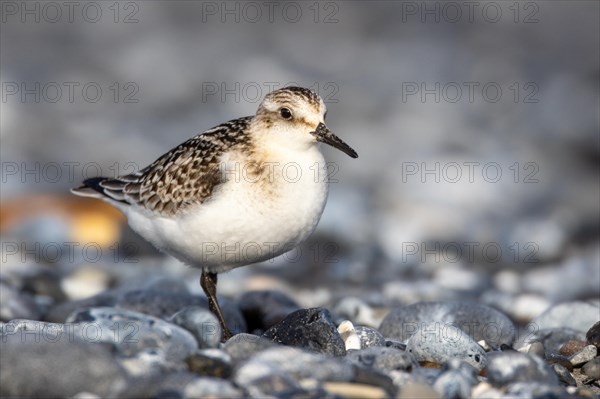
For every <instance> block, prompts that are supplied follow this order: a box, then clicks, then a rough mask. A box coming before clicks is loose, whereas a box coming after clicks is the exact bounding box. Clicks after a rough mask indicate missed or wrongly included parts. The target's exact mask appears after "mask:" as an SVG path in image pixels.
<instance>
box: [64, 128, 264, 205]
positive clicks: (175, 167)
mask: <svg viewBox="0 0 600 399" xmlns="http://www.w3.org/2000/svg"><path fill="white" fill-rule="evenodd" d="M251 119H252V117H244V118H239V119H234V120H231V121H229V122H225V123H223V124H221V125H218V126H216V127H214V128H212V129H209V130H207V131H206V132H204V133H202V134H199V135H197V136H195V137H193V138H191V139H189V140H187V141H185V142H184V143H182V144H180V145H178V146H177V147H175V148H173V149H172V150H171V151H169V152H168V153H166V154H164V155H163V156H161V157H160V158H158V159H157V160H156V161H154V162H153V163H152V164H150V165H149V166H147V167H146V168H144V169H142V170H140V171H139V172H137V173H133V174H130V175H124V176H120V177H118V178H115V179H111V178H93V179H88V180H86V181H84V182H83V183H84V186H83V187H80V188H79V189H77V190H76V191H77V192H78V193H80V194H84V193H86V191H85V190H89V189H92V190H94V191H96V192H98V193H100V194H102V195H103V196H106V197H108V198H109V199H111V200H114V201H119V202H121V203H126V204H129V205H137V206H140V207H143V208H146V209H148V210H150V211H152V212H154V213H156V214H159V215H163V216H171V215H175V214H178V213H180V212H183V211H185V209H186V208H187V207H189V206H190V205H193V204H198V203H203V202H204V201H206V200H207V199H208V198H210V196H211V194H212V193H213V191H214V189H215V187H217V186H218V185H219V184H221V183H222V182H223V181H224V179H223V176H222V173H221V169H220V165H219V163H220V159H221V155H223V153H224V152H225V151H227V150H231V149H234V148H239V149H240V150H242V151H251V149H252V143H251V142H250V137H249V136H248V134H247V129H248V125H249V123H250V120H251Z"/></svg>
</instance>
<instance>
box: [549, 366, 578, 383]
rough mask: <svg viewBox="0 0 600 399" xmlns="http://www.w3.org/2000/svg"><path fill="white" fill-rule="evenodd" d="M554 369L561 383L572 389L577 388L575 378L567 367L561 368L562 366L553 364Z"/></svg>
mask: <svg viewBox="0 0 600 399" xmlns="http://www.w3.org/2000/svg"><path fill="white" fill-rule="evenodd" d="M552 368H553V369H554V371H555V372H556V375H557V376H558V379H559V380H560V382H562V383H565V384H567V385H569V386H572V387H574V386H577V382H576V381H575V378H573V376H572V375H571V373H570V372H569V370H567V368H566V367H564V366H561V365H560V364H553V365H552Z"/></svg>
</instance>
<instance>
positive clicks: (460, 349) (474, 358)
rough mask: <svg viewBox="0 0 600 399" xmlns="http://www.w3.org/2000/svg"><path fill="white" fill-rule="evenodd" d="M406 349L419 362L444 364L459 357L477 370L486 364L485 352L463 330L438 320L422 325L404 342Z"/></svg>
mask: <svg viewBox="0 0 600 399" xmlns="http://www.w3.org/2000/svg"><path fill="white" fill-rule="evenodd" d="M406 351H407V352H409V353H411V354H412V355H413V356H414V357H415V359H416V360H417V361H419V362H434V363H438V364H444V363H446V362H448V361H449V360H450V359H453V358H456V359H460V360H462V361H464V362H466V363H468V364H470V365H472V366H473V367H475V368H476V369H477V370H481V369H483V368H484V367H485V366H486V353H485V351H484V350H483V348H482V347H481V346H479V344H478V343H477V342H475V341H473V339H471V337H469V335H467V334H466V333H465V332H464V331H462V330H460V329H459V328H456V327H454V326H451V325H447V324H442V323H438V322H434V323H429V324H425V325H423V326H422V327H421V328H419V329H418V330H417V332H415V333H414V334H413V335H412V336H411V337H410V338H409V340H408V342H407V343H406Z"/></svg>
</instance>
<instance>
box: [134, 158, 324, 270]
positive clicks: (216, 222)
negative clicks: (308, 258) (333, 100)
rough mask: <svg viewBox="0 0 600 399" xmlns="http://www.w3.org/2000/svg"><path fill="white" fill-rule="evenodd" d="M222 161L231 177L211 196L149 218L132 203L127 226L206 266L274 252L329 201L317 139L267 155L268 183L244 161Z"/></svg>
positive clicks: (299, 235)
mask: <svg viewBox="0 0 600 399" xmlns="http://www.w3.org/2000/svg"><path fill="white" fill-rule="evenodd" d="M225 161H226V162H227V163H224V165H226V166H224V167H225V168H227V170H226V176H227V178H228V181H226V182H225V183H222V184H221V185H220V186H218V189H217V190H216V191H215V192H214V193H213V197H211V199H209V200H207V201H206V202H204V203H203V204H198V205H196V206H194V207H193V208H190V209H188V210H186V211H185V212H184V213H183V214H181V215H178V216H176V217H174V218H165V217H160V216H158V217H156V216H155V217H152V218H148V215H147V214H143V213H142V212H140V211H139V210H137V209H134V208H131V209H130V210H129V212H128V215H127V216H128V218H129V224H130V225H131V227H132V228H133V229H134V230H135V231H137V232H138V233H139V234H141V235H142V236H143V237H144V238H146V239H147V240H149V241H150V242H152V243H153V244H154V245H155V246H156V247H157V248H159V249H160V250H162V251H164V252H166V253H169V254H171V255H173V256H174V257H176V258H178V259H179V260H181V261H182V262H184V263H186V264H188V265H190V266H193V267H198V268H202V269H205V270H208V271H211V272H223V271H227V270H230V269H232V268H235V267H238V266H243V265H248V264H251V263H256V262H260V261H264V260H267V259H270V258H273V257H275V256H278V255H280V254H282V253H284V252H286V251H288V250H290V249H292V248H293V247H294V246H296V245H298V244H299V243H301V242H302V241H304V240H305V239H306V238H307V237H308V236H309V235H310V234H311V233H312V232H313V231H314V229H315V227H316V226H317V223H318V222H319V219H320V217H321V214H322V212H323V208H324V206H325V202H326V200H327V181H326V167H325V160H324V158H323V156H322V154H321V152H320V150H319V149H318V147H317V146H315V147H314V148H311V149H310V150H309V151H303V152H301V153H300V152H290V153H288V154H285V155H283V156H280V157H279V158H278V159H277V160H269V162H272V163H270V164H268V165H269V168H270V169H269V170H270V171H272V176H270V178H269V181H268V182H265V181H264V180H262V181H258V180H257V179H256V178H255V177H253V176H251V175H249V174H247V173H246V171H245V168H246V163H245V161H243V162H240V160H239V159H236V160H225Z"/></svg>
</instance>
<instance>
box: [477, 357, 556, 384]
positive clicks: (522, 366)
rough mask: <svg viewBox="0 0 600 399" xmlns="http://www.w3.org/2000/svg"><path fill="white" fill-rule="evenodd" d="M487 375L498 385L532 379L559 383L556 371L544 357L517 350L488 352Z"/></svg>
mask: <svg viewBox="0 0 600 399" xmlns="http://www.w3.org/2000/svg"><path fill="white" fill-rule="evenodd" d="M487 377H488V382H489V383H490V384H492V385H494V386H496V387H502V386H506V385H508V384H510V383H513V382H532V381H535V382H541V383H544V384H550V385H557V384H558V378H557V376H556V373H555V372H554V370H552V368H550V366H549V365H548V364H546V363H545V362H544V361H543V360H542V359H540V358H538V357H537V356H529V355H526V354H524V353H520V352H517V351H507V352H490V353H488V365H487Z"/></svg>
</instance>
